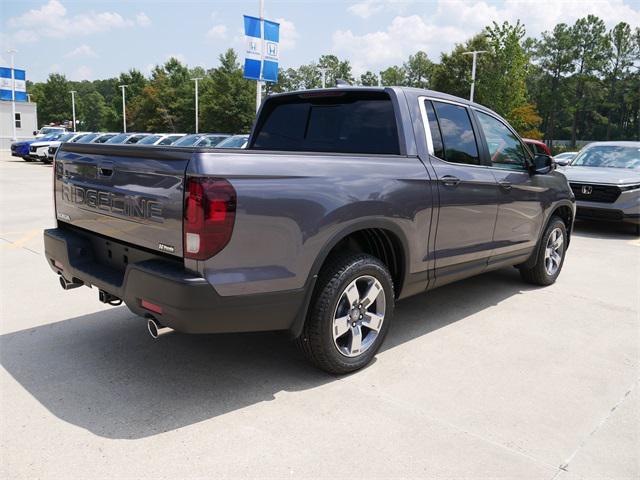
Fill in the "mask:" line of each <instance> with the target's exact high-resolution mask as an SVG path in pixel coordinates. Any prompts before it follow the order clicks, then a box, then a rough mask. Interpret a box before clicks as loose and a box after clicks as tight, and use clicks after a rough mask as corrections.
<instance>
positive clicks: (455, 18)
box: [0, 0, 640, 81]
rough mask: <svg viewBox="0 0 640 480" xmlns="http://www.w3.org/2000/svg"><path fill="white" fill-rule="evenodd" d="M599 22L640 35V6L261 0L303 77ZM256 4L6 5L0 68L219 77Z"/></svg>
mask: <svg viewBox="0 0 640 480" xmlns="http://www.w3.org/2000/svg"><path fill="white" fill-rule="evenodd" d="M589 13H593V14H595V15H597V16H599V17H600V18H602V19H603V20H604V21H605V23H606V24H607V27H609V28H611V27H612V26H613V25H615V24H616V23H618V22H620V21H625V22H627V23H629V24H630V25H631V26H632V27H636V26H640V0H583V1H562V0H481V1H470V0H431V1H417V0H415V1H412V0H355V1H346V0H345V1H340V0H322V1H320V0H297V1H292V0H288V1H283V0H265V18H267V19H270V20H274V21H277V22H280V36H281V39H280V40H281V45H280V65H281V66H282V67H285V68H287V67H297V66H298V65H301V64H303V63H309V62H311V61H313V60H317V59H318V57H319V56H320V55H322V54H327V53H332V54H335V55H338V56H339V57H340V58H346V59H349V60H350V61H351V63H352V65H353V70H354V73H355V74H356V75H359V74H361V73H363V72H364V71H366V70H372V71H374V72H377V71H380V70H382V69H384V68H386V67H388V66H390V65H394V64H400V63H402V62H403V61H404V60H406V58H407V57H408V56H409V55H410V54H413V53H415V52H416V51H418V50H424V51H425V52H427V54H428V55H429V57H430V58H431V59H432V60H436V61H437V60H438V59H439V57H440V53H441V52H448V51H450V50H451V49H452V48H453V46H454V45H455V44H456V43H460V42H464V41H465V40H466V39H468V38H470V37H471V36H473V35H474V34H475V33H478V32H479V31H481V30H482V28H483V27H484V26H486V25H489V24H491V22H493V21H496V22H499V23H501V22H503V21H505V20H508V21H511V22H515V21H516V20H518V19H520V20H521V21H522V22H523V23H524V24H525V27H526V29H527V35H529V36H534V37H538V36H539V35H540V33H541V32H543V31H545V30H551V29H552V28H553V27H554V25H555V24H556V23H560V22H565V23H569V24H572V23H573V22H574V21H575V20H576V19H577V18H580V17H582V16H585V15H587V14H589ZM243 14H248V15H257V14H258V0H251V1H242V0H236V1H215V0H210V1H204V0H203V1H190V0H181V1H178V0H174V1H150V0H126V1H124V0H120V1H118V0H112V1H108V2H106V1H93V0H83V1H68V0H40V1H32V0H19V1H15V0H0V22H1V24H0V47H1V49H0V66H9V61H10V60H9V55H8V54H7V50H8V49H9V48H14V49H15V50H17V53H16V54H15V59H16V68H23V69H26V71H27V79H28V80H32V81H42V80H45V79H46V78H47V76H48V75H49V74H50V73H52V72H57V73H63V74H65V75H66V76H67V78H68V79H71V80H85V79H87V80H93V79H99V78H108V77H112V76H117V75H118V74H119V73H120V72H123V71H126V70H128V69H130V68H137V69H139V70H141V71H142V72H144V73H145V74H148V73H149V72H150V71H151V69H152V68H153V66H154V65H156V64H158V63H163V62H164V61H165V60H167V59H168V58H170V57H172V56H174V57H177V58H178V59H180V60H181V61H183V62H186V63H187V64H188V65H189V66H196V65H199V66H203V67H205V68H210V67H214V66H216V65H217V64H218V60H217V59H218V56H219V55H220V53H222V52H224V51H225V50H226V49H227V48H235V49H236V51H238V52H239V53H240V54H242V51H243V48H244V37H243V35H244V33H243V29H242V25H243V24H242V15H243Z"/></svg>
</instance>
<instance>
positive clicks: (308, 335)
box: [297, 254, 395, 374]
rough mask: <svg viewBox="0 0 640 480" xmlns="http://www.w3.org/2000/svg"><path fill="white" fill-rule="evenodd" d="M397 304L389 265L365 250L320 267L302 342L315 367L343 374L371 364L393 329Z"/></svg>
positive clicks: (300, 345)
mask: <svg viewBox="0 0 640 480" xmlns="http://www.w3.org/2000/svg"><path fill="white" fill-rule="evenodd" d="M394 306H395V302H394V292H393V281H392V279H391V275H390V274H389V270H388V269H387V267H386V266H385V265H384V264H383V263H382V262H381V261H380V260H378V259H377V258H376V257H373V256H371V255H367V254H345V255H340V256H337V257H335V258H333V259H332V260H330V261H329V263H328V264H327V265H325V266H324V267H323V269H322V271H321V272H320V276H319V278H318V283H317V285H316V288H315V290H314V297H313V298H312V301H311V305H310V309H309V314H308V316H307V321H306V322H305V325H304V328H303V331H302V334H301V335H300V337H299V338H298V339H297V343H298V346H299V347H300V349H301V350H302V352H303V353H304V355H305V356H306V357H307V359H308V360H309V361H310V362H311V363H313V364H314V365H315V366H316V367H318V368H320V369H322V370H324V371H326V372H329V373H333V374H344V373H349V372H353V371H355V370H358V369H360V368H362V367H364V366H365V365H367V364H368V363H369V362H370V361H371V359H372V358H373V357H374V356H375V354H376V352H377V351H378V350H379V348H380V346H381V345H382V342H383V341H384V338H385V336H386V334H387V332H388V330H389V325H390V324H391V319H392V317H393V309H394Z"/></svg>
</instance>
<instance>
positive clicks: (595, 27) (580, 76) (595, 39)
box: [571, 15, 611, 147]
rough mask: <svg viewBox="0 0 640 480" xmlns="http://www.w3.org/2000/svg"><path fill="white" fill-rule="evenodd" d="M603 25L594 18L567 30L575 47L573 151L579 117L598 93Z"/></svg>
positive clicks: (604, 54)
mask: <svg viewBox="0 0 640 480" xmlns="http://www.w3.org/2000/svg"><path fill="white" fill-rule="evenodd" d="M606 33H607V32H606V28H605V24H604V22H603V21H602V20H601V19H600V18H598V17H596V16H595V15H587V16H586V17H584V18H580V19H578V20H577V21H576V23H575V24H574V25H573V27H571V36H572V42H573V44H574V45H575V55H574V65H575V69H576V73H575V75H574V81H575V89H574V94H573V102H572V103H573V105H572V108H571V110H572V116H573V120H572V124H571V146H573V147H575V145H576V139H577V135H578V130H579V127H580V123H581V121H582V120H583V116H584V115H583V114H584V113H585V112H586V111H587V109H588V107H589V106H590V105H591V104H592V103H593V99H594V97H593V96H591V95H590V94H597V93H601V92H598V85H597V84H598V79H597V75H598V74H599V73H601V72H602V71H603V70H604V68H605V64H606V61H607V58H608V57H609V55H610V52H611V48H610V43H609V38H608V37H607V35H606Z"/></svg>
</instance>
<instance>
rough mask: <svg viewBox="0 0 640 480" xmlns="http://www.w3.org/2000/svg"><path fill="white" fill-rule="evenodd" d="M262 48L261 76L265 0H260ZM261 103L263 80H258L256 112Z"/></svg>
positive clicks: (261, 59) (262, 51)
mask: <svg viewBox="0 0 640 480" xmlns="http://www.w3.org/2000/svg"><path fill="white" fill-rule="evenodd" d="M260 48H261V55H262V58H260V76H261V77H262V63H263V60H264V0H260ZM261 103H262V81H260V80H258V81H257V82H256V112H257V111H258V110H259V109H260V104H261Z"/></svg>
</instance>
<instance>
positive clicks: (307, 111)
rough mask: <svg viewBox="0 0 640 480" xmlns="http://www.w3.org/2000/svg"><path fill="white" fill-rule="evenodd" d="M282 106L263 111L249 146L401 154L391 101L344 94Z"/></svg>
mask: <svg viewBox="0 0 640 480" xmlns="http://www.w3.org/2000/svg"><path fill="white" fill-rule="evenodd" d="M285 102H286V103H281V104H278V103H277V102H275V101H274V102H272V104H271V105H270V106H269V108H268V109H266V110H265V111H263V117H264V122H262V124H261V125H259V126H258V129H257V133H256V136H255V141H254V143H253V145H252V148H255V149H265V150H289V151H291V150H297V151H315V152H336V153H371V154H396V155H397V154H399V153H400V147H399V141H398V131H397V125H396V118H395V114H394V111H393V104H392V103H391V99H390V98H389V97H388V96H387V95H386V94H384V95H380V94H375V95H372V94H370V93H369V94H359V95H358V94H347V95H343V96H340V97H318V98H312V99H311V98H310V99H305V98H302V99H300V100H297V101H293V102H292V100H291V99H289V98H288V99H285Z"/></svg>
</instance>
